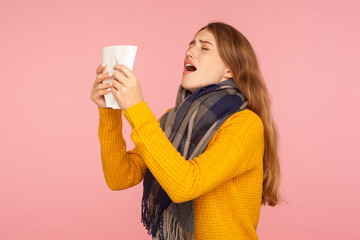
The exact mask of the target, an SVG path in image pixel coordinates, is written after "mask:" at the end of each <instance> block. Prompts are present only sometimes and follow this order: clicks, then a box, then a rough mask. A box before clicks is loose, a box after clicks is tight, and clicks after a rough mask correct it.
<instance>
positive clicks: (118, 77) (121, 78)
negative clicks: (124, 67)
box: [113, 72, 128, 86]
mask: <svg viewBox="0 0 360 240" xmlns="http://www.w3.org/2000/svg"><path fill="white" fill-rule="evenodd" d="M113 78H114V82H118V83H120V84H121V85H124V86H127V85H128V84H127V82H128V79H127V77H126V76H125V75H124V74H123V73H122V72H115V73H114V76H113Z"/></svg>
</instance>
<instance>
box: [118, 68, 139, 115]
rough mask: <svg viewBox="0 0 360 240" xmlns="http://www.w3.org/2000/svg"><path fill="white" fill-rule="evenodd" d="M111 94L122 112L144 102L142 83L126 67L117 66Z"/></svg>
mask: <svg viewBox="0 0 360 240" xmlns="http://www.w3.org/2000/svg"><path fill="white" fill-rule="evenodd" d="M113 69H114V70H119V72H115V73H114V76H113V78H114V81H113V82H112V86H113V88H111V92H112V94H113V95H114V97H115V100H116V102H117V103H118V104H119V106H120V108H121V109H122V110H124V111H125V110H126V109H127V108H129V107H131V106H133V105H135V104H137V103H139V102H142V101H144V99H143V95H142V91H141V86H140V82H139V80H138V79H137V77H136V76H135V74H134V73H133V72H132V71H131V70H130V69H129V68H128V67H127V66H125V65H121V64H116V65H115V67H114V68H113Z"/></svg>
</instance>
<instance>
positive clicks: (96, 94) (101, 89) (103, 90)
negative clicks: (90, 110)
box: [91, 65, 113, 108]
mask: <svg viewBox="0 0 360 240" xmlns="http://www.w3.org/2000/svg"><path fill="white" fill-rule="evenodd" d="M105 67H106V65H105V66H102V65H99V66H98V67H97V68H96V75H97V76H96V79H95V83H94V85H93V89H92V90H91V100H93V102H94V103H95V104H96V105H98V107H100V108H110V107H106V103H105V98H104V95H105V94H108V93H110V91H108V90H107V89H108V88H111V89H112V88H113V86H111V85H110V83H102V81H104V80H105V79H107V78H112V76H111V75H109V73H102V72H103V71H104V69H105Z"/></svg>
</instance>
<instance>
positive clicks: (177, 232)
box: [160, 209, 194, 240]
mask: <svg viewBox="0 0 360 240" xmlns="http://www.w3.org/2000/svg"><path fill="white" fill-rule="evenodd" d="M162 216H163V217H164V219H165V227H166V232H167V233H168V235H167V236H166V239H167V240H193V239H194V237H193V236H192V235H191V233H190V232H189V231H186V230H185V229H184V228H182V227H181V225H180V223H179V221H178V220H177V219H175V218H174V216H173V215H172V214H171V213H170V212H169V211H167V210H166V209H165V211H164V213H163V215H162ZM160 239H161V238H160Z"/></svg>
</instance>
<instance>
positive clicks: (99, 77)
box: [93, 73, 112, 87]
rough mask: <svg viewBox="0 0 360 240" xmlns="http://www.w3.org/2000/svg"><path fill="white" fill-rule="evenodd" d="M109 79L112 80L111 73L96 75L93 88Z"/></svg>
mask: <svg viewBox="0 0 360 240" xmlns="http://www.w3.org/2000/svg"><path fill="white" fill-rule="evenodd" d="M109 78H112V73H100V74H99V75H97V77H96V79H95V82H94V85H93V86H94V87H95V86H96V85H97V84H99V83H102V81H104V80H105V79H109Z"/></svg>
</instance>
